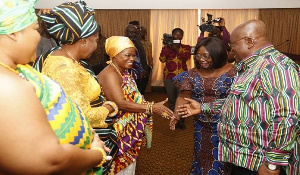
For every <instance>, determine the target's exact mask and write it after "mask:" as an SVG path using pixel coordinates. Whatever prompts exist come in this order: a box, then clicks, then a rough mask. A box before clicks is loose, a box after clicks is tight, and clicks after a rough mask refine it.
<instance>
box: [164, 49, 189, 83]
mask: <svg viewBox="0 0 300 175" xmlns="http://www.w3.org/2000/svg"><path fill="white" fill-rule="evenodd" d="M190 58H191V46H189V45H184V44H181V45H180V47H179V49H178V53H177V54H176V52H174V51H173V50H172V49H170V48H169V46H168V45H165V46H164V47H163V48H162V50H161V52H160V57H159V60H160V61H161V62H162V63H166V67H165V68H164V78H165V79H171V78H173V77H175V76H176V75H178V74H180V73H181V72H183V71H187V65H186V62H187V61H189V60H190Z"/></svg>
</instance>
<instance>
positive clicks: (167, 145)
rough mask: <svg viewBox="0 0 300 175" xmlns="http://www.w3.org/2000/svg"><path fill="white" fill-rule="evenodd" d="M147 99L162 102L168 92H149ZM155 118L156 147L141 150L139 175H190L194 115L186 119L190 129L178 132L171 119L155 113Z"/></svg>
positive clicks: (137, 169) (154, 142) (154, 135)
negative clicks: (171, 126) (173, 128)
mask: <svg viewBox="0 0 300 175" xmlns="http://www.w3.org/2000/svg"><path fill="white" fill-rule="evenodd" d="M145 98H146V99H147V100H149V101H153V100H154V101H155V102H159V101H162V100H164V99H165V98H166V93H163V92H162V93H146V94H145ZM166 106H167V104H166ZM153 120H154V129H153V141H152V148H150V149H149V148H145V147H143V148H142V149H141V151H140V155H139V157H138V159H137V167H136V175H188V174H189V171H190V165H191V162H192V156H193V118H192V117H191V118H187V119H186V121H185V122H186V130H175V131H172V130H170V129H169V120H168V119H165V118H163V117H160V116H157V115H154V118H153Z"/></svg>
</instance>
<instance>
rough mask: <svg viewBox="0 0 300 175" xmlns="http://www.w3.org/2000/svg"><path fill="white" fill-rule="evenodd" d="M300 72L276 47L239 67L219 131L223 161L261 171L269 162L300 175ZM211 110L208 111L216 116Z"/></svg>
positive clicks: (261, 52) (264, 50)
mask: <svg viewBox="0 0 300 175" xmlns="http://www.w3.org/2000/svg"><path fill="white" fill-rule="evenodd" d="M299 70H300V67H299V65H297V64H296V63H295V62H294V61H292V60H291V59H290V58H288V57H287V56H285V55H283V54H282V53H280V52H279V51H277V50H275V48H274V46H273V45H267V46H265V47H264V48H262V49H260V50H258V51H256V52H255V53H254V54H253V55H251V56H249V57H247V58H245V59H243V60H242V61H241V62H240V63H239V64H238V73H237V78H236V79H235V81H234V83H233V84H232V86H231V91H230V93H229V95H228V97H227V99H226V101H225V102H224V105H223V108H222V116H221V122H220V124H219V126H218V131H219V135H220V143H219V159H220V161H224V162H231V163H233V164H235V165H237V166H241V167H245V168H247V169H250V170H253V171H258V169H259V166H260V165H261V164H262V163H263V162H264V161H265V160H267V161H269V162H270V163H272V164H275V165H280V166H283V167H284V169H285V170H286V172H287V174H292V175H298V174H299V141H298V142H297V137H298V139H299V133H300V132H299V119H300V88H299V84H300V80H299ZM216 104H217V103H216ZM216 104H215V105H216ZM219 104H220V103H219ZM210 105H211V104H210ZM220 105H222V103H221V104H220ZM208 106H209V105H207V106H206V105H203V106H202V107H203V108H205V110H206V112H213V111H214V110H211V108H209V107H208ZM211 107H212V106H211ZM214 108H215V110H216V109H218V107H217V106H214ZM296 148H298V150H297V149H296ZM295 151H297V152H298V154H295ZM293 152H294V154H293Z"/></svg>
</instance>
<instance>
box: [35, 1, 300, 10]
mask: <svg viewBox="0 0 300 175" xmlns="http://www.w3.org/2000/svg"><path fill="white" fill-rule="evenodd" d="M66 1H68V0H39V1H38V3H37V5H36V8H38V9H42V8H53V7H54V6H57V5H59V4H61V3H63V2H66ZM69 1H72V2H75V1H77V0H69ZM85 2H86V3H87V4H88V6H90V7H92V8H94V9H259V8H300V0H148V1H146V0H85Z"/></svg>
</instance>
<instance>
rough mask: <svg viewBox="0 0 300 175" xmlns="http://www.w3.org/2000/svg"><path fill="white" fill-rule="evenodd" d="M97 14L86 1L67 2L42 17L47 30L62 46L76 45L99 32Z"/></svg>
mask: <svg viewBox="0 0 300 175" xmlns="http://www.w3.org/2000/svg"><path fill="white" fill-rule="evenodd" d="M94 15H95V12H94V10H93V9H92V8H90V7H88V6H87V5H86V3H85V2H84V1H78V2H75V3H73V2H66V3H63V4H61V5H59V6H56V7H54V8H53V9H52V10H51V11H50V13H47V14H43V15H41V18H42V20H43V21H44V22H45V23H46V26H47V30H48V32H49V33H50V35H51V36H52V37H53V38H56V39H57V41H59V43H60V44H74V43H76V42H77V41H78V40H79V39H82V38H87V37H89V36H91V35H93V34H95V33H96V32H98V31H99V27H98V24H97V22H96V21H95V19H94Z"/></svg>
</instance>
